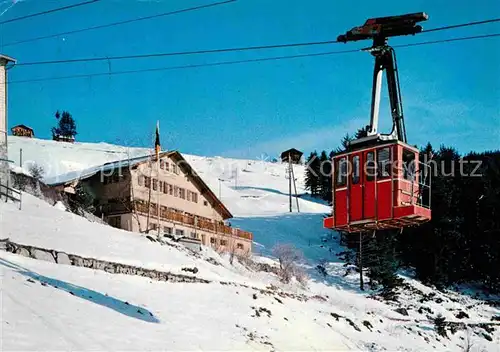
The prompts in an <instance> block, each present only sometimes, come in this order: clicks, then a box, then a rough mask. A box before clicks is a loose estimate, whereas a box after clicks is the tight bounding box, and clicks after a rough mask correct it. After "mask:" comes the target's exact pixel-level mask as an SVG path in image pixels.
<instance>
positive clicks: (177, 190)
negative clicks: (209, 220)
mask: <svg viewBox="0 0 500 352" xmlns="http://www.w3.org/2000/svg"><path fill="white" fill-rule="evenodd" d="M139 186H144V187H146V188H151V187H152V189H153V191H160V193H164V194H168V195H171V196H174V197H178V198H181V199H185V200H187V201H189V202H193V203H198V193H196V192H192V191H190V190H187V189H185V188H182V187H178V186H174V185H171V184H169V183H167V182H163V181H160V180H157V179H156V178H153V179H152V178H151V177H148V176H142V175H141V176H139ZM205 205H206V204H205Z"/></svg>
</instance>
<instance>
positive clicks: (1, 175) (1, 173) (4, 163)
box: [0, 54, 16, 186]
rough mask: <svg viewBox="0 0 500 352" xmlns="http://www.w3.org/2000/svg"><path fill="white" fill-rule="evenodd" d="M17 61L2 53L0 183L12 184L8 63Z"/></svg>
mask: <svg viewBox="0 0 500 352" xmlns="http://www.w3.org/2000/svg"><path fill="white" fill-rule="evenodd" d="M12 62H16V60H14V59H13V58H11V57H8V56H5V55H2V54H0V184H1V185H7V186H10V182H9V180H10V177H9V176H10V171H9V160H8V159H9V154H8V150H7V67H6V66H7V65H8V64H9V63H12Z"/></svg>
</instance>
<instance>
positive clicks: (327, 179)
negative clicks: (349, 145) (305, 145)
mask: <svg viewBox="0 0 500 352" xmlns="http://www.w3.org/2000/svg"><path fill="white" fill-rule="evenodd" d="M319 161H320V175H319V180H320V188H321V189H320V190H319V192H320V195H321V198H323V199H324V200H331V199H332V194H331V193H332V175H331V173H332V163H331V161H330V160H329V159H328V156H327V155H326V151H324V150H323V151H322V152H321V154H320V156H319Z"/></svg>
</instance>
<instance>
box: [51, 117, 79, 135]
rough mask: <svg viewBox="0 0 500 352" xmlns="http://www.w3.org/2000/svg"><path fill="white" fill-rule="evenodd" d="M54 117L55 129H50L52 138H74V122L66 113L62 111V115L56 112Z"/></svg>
mask: <svg viewBox="0 0 500 352" xmlns="http://www.w3.org/2000/svg"><path fill="white" fill-rule="evenodd" d="M55 117H56V119H57V127H52V136H53V137H55V136H64V137H73V138H74V137H75V136H76V134H77V132H76V122H75V120H74V119H73V117H72V116H71V114H70V113H69V112H67V111H63V112H62V114H61V113H60V112H59V110H58V111H56V114H55Z"/></svg>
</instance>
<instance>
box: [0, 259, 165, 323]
mask: <svg viewBox="0 0 500 352" xmlns="http://www.w3.org/2000/svg"><path fill="white" fill-rule="evenodd" d="M0 265H3V266H5V267H8V268H11V269H13V270H15V271H16V272H18V273H20V274H22V275H24V276H26V277H28V278H30V279H32V280H36V281H38V282H40V283H41V284H42V285H43V286H51V287H53V288H56V289H58V290H62V291H65V292H68V293H69V294H71V295H73V296H75V297H78V298H81V299H84V300H86V301H89V302H92V303H95V304H98V305H100V306H103V307H106V308H110V309H112V310H114V311H116V312H118V313H121V314H124V315H127V316H129V317H131V318H135V319H139V320H142V321H145V322H148V323H159V322H160V320H158V319H157V318H156V317H155V316H154V315H153V313H151V312H150V311H149V310H147V309H145V308H143V307H139V306H135V305H133V304H130V303H128V302H125V301H122V300H120V299H118V298H114V297H111V296H108V295H107V294H105V295H103V294H102V293H100V292H97V291H94V290H91V289H88V288H85V287H81V286H77V285H74V284H71V283H69V282H65V281H61V280H58V279H53V278H50V277H46V276H43V275H39V274H37V273H35V272H33V271H31V270H28V269H26V268H23V267H21V266H19V265H17V264H15V263H12V262H9V261H7V260H5V259H0Z"/></svg>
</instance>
